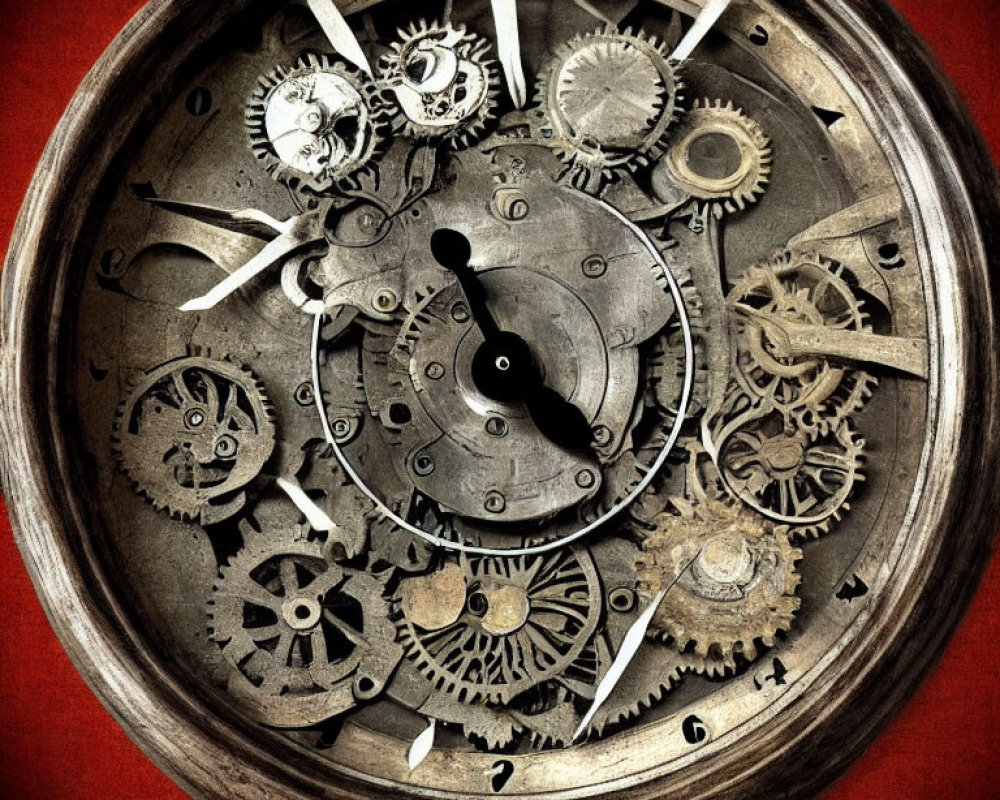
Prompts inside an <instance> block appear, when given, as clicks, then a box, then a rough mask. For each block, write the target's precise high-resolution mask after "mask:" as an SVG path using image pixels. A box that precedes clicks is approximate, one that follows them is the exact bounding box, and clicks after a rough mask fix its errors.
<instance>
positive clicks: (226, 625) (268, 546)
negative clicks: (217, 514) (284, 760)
mask: <svg viewBox="0 0 1000 800" xmlns="http://www.w3.org/2000/svg"><path fill="white" fill-rule="evenodd" d="M240 531H241V532H242V533H243V537H244V546H243V548H242V549H241V550H240V551H239V552H238V553H237V554H236V555H235V556H234V557H233V558H231V559H230V560H229V562H228V563H227V564H226V565H224V566H223V567H222V568H221V570H220V578H219V580H218V581H217V582H216V584H215V586H214V587H213V589H212V595H211V598H210V599H209V601H208V618H209V635H210V638H211V639H212V640H213V641H215V642H217V643H218V644H219V646H220V647H221V648H222V654H223V656H225V658H226V660H227V661H228V662H229V663H230V665H231V666H232V668H233V670H234V675H233V677H232V679H231V680H230V683H229V687H228V688H229V691H230V693H231V694H233V695H234V696H235V697H237V698H238V699H239V700H240V702H241V703H242V705H243V706H245V710H246V711H248V712H249V713H251V714H253V715H254V716H255V717H256V718H257V719H258V720H259V721H260V722H263V723H264V724H267V725H272V726H275V727H279V728H298V727H304V726H308V725H315V724H317V723H319V722H322V721H323V720H326V719H329V718H330V717H333V716H336V715H337V714H340V713H343V712H344V711H347V710H349V709H350V708H353V707H354V706H355V705H356V704H357V703H358V702H359V701H364V700H371V699H373V698H374V697H376V696H377V695H378V694H379V693H381V691H382V690H383V688H384V687H385V685H386V682H387V681H388V680H389V677H390V676H391V675H392V672H393V670H394V669H395V667H396V665H397V664H398V663H399V661H400V659H401V658H402V649H401V648H400V647H399V645H397V644H396V643H395V634H394V628H393V625H392V623H391V622H390V621H389V618H388V611H389V609H388V604H387V602H386V601H385V600H384V598H383V592H384V589H385V581H384V580H380V579H379V578H376V577H375V576H373V575H370V574H369V573H366V572H358V571H355V570H349V569H346V568H342V567H340V566H338V565H337V564H335V563H332V562H330V561H328V560H327V559H326V558H325V556H324V555H323V549H324V548H323V545H322V543H320V542H319V541H317V540H312V539H310V538H308V535H307V531H306V530H304V529H295V528H291V529H289V528H284V529H270V530H267V531H266V532H261V531H259V530H257V529H255V528H254V527H253V526H252V525H251V524H250V522H249V521H248V520H246V519H244V520H241V522H240Z"/></svg>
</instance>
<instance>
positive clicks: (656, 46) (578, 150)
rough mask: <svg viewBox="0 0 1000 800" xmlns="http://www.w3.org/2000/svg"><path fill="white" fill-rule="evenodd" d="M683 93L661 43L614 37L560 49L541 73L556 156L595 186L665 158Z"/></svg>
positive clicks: (607, 34)
mask: <svg viewBox="0 0 1000 800" xmlns="http://www.w3.org/2000/svg"><path fill="white" fill-rule="evenodd" d="M681 88H682V87H681V83H680V80H679V77H678V72H677V67H676V65H674V64H671V63H670V61H669V60H668V57H667V54H666V49H665V48H664V46H663V45H662V44H661V43H660V42H658V41H656V40H655V39H653V38H649V37H646V36H645V35H643V34H642V33H632V32H625V33H619V32H617V31H613V30H607V31H599V32H597V33H591V34H586V35H583V36H577V37H576V38H574V39H572V40H571V41H570V42H568V43H566V44H564V45H562V46H560V47H559V48H558V49H557V50H556V52H555V54H554V55H553V56H552V58H551V59H550V61H549V62H548V64H547V65H546V66H545V67H544V68H543V69H542V71H541V74H540V78H539V89H538V98H539V103H540V104H541V106H542V108H543V109H545V110H546V112H547V114H548V124H549V125H550V126H551V135H552V139H553V141H554V143H555V147H556V149H557V151H558V152H559V154H560V156H561V157H562V158H563V159H564V160H565V161H566V162H567V163H569V164H571V165H572V166H573V168H574V169H575V170H576V171H577V172H579V173H581V174H582V175H583V176H584V182H588V181H589V180H592V179H594V178H600V177H601V176H602V175H603V176H604V177H611V175H612V174H613V172H614V170H616V169H619V168H623V167H625V168H629V169H635V168H637V167H639V166H642V165H644V164H648V163H649V162H650V161H651V160H654V159H655V158H657V157H658V156H659V155H660V154H661V153H662V152H663V141H664V138H665V137H666V134H667V131H668V130H669V129H670V127H671V125H673V123H674V120H675V119H676V117H677V115H678V112H679V108H680V106H679V103H680V101H681V99H682V98H681Z"/></svg>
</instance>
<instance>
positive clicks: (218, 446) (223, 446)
mask: <svg viewBox="0 0 1000 800" xmlns="http://www.w3.org/2000/svg"><path fill="white" fill-rule="evenodd" d="M239 447H240V446H239V443H238V442H237V441H236V439H234V438H233V437H232V436H230V435H229V434H228V433H227V434H223V435H222V436H220V437H219V438H218V440H217V441H216V443H215V448H214V451H215V456H216V458H232V457H233V456H235V455H236V451H237V450H239Z"/></svg>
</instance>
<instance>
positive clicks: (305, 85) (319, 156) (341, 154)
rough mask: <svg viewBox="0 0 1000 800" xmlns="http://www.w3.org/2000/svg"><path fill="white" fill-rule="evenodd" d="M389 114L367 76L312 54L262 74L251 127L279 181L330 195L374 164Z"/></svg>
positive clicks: (258, 150)
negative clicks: (385, 113) (383, 123)
mask: <svg viewBox="0 0 1000 800" xmlns="http://www.w3.org/2000/svg"><path fill="white" fill-rule="evenodd" d="M382 113H383V112H382V109H381V106H380V102H379V100H378V97H377V93H376V91H375V86H374V84H373V82H372V81H371V80H370V79H369V78H368V77H367V76H366V75H364V74H363V73H361V72H359V71H358V70H356V69H354V68H353V67H351V66H348V65H347V64H345V63H344V62H342V61H335V60H333V59H332V58H330V57H329V56H325V55H313V54H309V55H306V56H303V57H302V58H301V59H299V61H298V62H296V64H295V65H294V66H293V67H291V68H286V67H277V68H276V69H274V70H273V71H271V72H270V73H268V74H267V75H264V76H262V77H261V78H260V79H259V81H258V84H257V87H256V88H255V89H254V92H253V95H252V96H251V98H250V100H249V102H248V104H247V111H246V124H247V131H248V133H249V136H250V147H251V149H252V151H253V154H254V155H255V156H256V157H257V159H258V161H260V162H261V164H262V165H263V167H264V169H265V170H267V172H268V173H270V175H271V176H272V177H273V178H274V179H275V180H279V181H281V182H282V183H285V184H287V185H288V186H289V187H291V188H293V189H300V188H305V189H310V190H312V191H315V192H327V191H329V190H331V189H333V188H334V187H335V186H336V185H337V184H338V182H340V181H349V180H350V179H351V178H353V176H355V175H356V174H357V173H358V172H359V171H361V170H362V169H364V168H365V167H366V166H367V165H368V164H369V163H370V162H371V160H372V158H373V157H374V156H375V154H376V151H377V149H378V147H379V144H380V133H379V126H380V122H379V120H380V118H381V115H382Z"/></svg>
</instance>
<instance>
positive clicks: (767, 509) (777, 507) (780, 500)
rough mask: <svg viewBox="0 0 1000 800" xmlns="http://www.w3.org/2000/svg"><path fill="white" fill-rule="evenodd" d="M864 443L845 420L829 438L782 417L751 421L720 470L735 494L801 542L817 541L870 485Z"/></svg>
mask: <svg viewBox="0 0 1000 800" xmlns="http://www.w3.org/2000/svg"><path fill="white" fill-rule="evenodd" d="M864 444H865V442H864V440H863V439H861V438H860V437H859V436H858V435H857V434H855V433H854V432H853V431H852V430H851V426H850V423H849V422H848V421H847V420H844V421H843V422H841V423H840V426H839V427H838V428H837V430H836V431H831V432H829V433H824V434H816V433H807V432H805V431H802V430H798V429H797V428H796V427H795V426H794V424H789V423H786V422H785V421H784V420H783V419H782V418H781V416H780V415H777V414H772V415H770V416H767V417H763V418H761V419H759V420H756V421H754V422H751V423H749V424H747V425H745V426H742V427H741V428H739V429H738V430H736V431H735V432H734V433H733V434H732V435H730V436H728V437H727V438H726V440H725V441H724V442H722V446H721V447H720V449H719V468H720V472H721V473H722V476H723V478H724V480H725V482H726V485H727V486H728V487H729V489H730V491H731V492H732V493H733V494H734V495H735V496H736V497H738V498H739V499H740V500H742V501H743V502H744V503H747V504H748V505H750V506H751V507H752V508H754V509H756V510H757V511H758V512H760V513H761V514H763V515H764V516H766V517H767V518H768V519H771V520H773V521H775V522H778V523H781V524H783V525H789V526H793V528H794V530H793V532H792V533H793V535H794V536H796V537H797V538H815V537H816V536H818V535H819V534H820V533H822V532H825V531H826V530H828V529H829V526H830V524H831V523H832V522H833V521H836V520H839V519H840V518H841V516H842V514H843V513H844V512H845V511H847V510H848V509H850V505H849V504H848V502H847V501H848V499H849V498H850V496H851V492H852V491H853V489H854V487H855V485H856V484H857V483H859V482H860V481H863V480H864V475H863V474H862V472H861V467H862V464H863V461H864V456H863V452H864Z"/></svg>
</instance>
